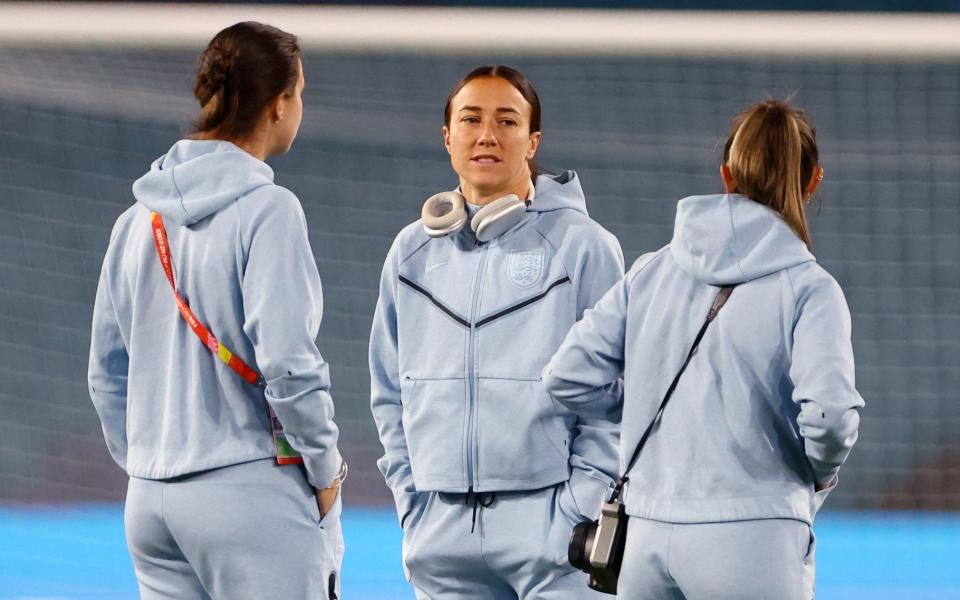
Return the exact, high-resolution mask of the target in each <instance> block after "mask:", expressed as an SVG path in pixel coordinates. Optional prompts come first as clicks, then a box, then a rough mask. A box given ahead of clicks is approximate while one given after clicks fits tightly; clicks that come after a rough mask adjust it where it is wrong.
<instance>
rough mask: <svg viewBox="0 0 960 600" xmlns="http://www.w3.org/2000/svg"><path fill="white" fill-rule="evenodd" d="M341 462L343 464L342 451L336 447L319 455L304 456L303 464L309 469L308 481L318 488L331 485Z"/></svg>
mask: <svg viewBox="0 0 960 600" xmlns="http://www.w3.org/2000/svg"><path fill="white" fill-rule="evenodd" d="M341 464H343V457H342V456H340V451H339V450H338V449H337V448H336V447H334V448H331V449H329V450H327V451H326V452H324V453H322V454H320V455H318V456H311V457H309V458H307V457H306V456H305V457H304V458H303V466H304V467H306V469H307V481H309V482H310V485H312V486H313V487H315V488H317V489H318V490H322V489H324V488H328V487H330V484H331V483H332V482H333V479H334V478H335V477H336V476H337V474H338V473H339V472H340V465H341Z"/></svg>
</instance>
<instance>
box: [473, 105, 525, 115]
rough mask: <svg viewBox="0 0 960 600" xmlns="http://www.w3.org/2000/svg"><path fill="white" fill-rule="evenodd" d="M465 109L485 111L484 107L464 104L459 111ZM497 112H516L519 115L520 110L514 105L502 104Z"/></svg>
mask: <svg viewBox="0 0 960 600" xmlns="http://www.w3.org/2000/svg"><path fill="white" fill-rule="evenodd" d="M465 110H469V111H473V112H483V109H482V108H481V107H479V106H462V107H460V111H459V112H463V111H465ZM497 112H508V113H516V114H518V115H519V114H520V111H519V110H517V109H515V108H513V107H512V106H500V107H497Z"/></svg>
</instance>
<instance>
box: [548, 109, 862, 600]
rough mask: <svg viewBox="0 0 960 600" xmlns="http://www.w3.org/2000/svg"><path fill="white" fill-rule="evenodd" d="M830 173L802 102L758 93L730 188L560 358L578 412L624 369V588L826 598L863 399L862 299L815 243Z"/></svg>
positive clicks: (608, 301) (642, 592) (683, 216)
mask: <svg viewBox="0 0 960 600" xmlns="http://www.w3.org/2000/svg"><path fill="white" fill-rule="evenodd" d="M823 174H824V171H823V167H822V166H821V165H820V162H819V152H818V150H817V140H816V133H815V131H814V129H813V126H812V125H811V123H810V121H809V119H808V118H807V117H806V115H805V114H804V113H803V112H801V111H799V110H797V109H796V108H794V107H793V106H791V105H790V104H788V103H786V102H780V101H774V100H768V101H765V102H759V103H757V104H754V105H752V106H749V107H747V108H746V109H745V110H744V111H743V112H742V113H741V114H740V115H738V116H737V117H736V118H735V119H734V121H733V126H732V127H731V130H730V136H729V139H728V141H727V146H726V149H725V151H724V156H723V162H722V163H721V166H720V175H721V179H722V183H723V187H724V188H725V190H726V193H725V194H712V195H706V196H691V197H689V198H684V199H683V200H680V202H679V203H678V205H677V218H676V224H675V225H674V230H673V240H671V242H670V244H669V245H667V246H665V247H664V248H661V249H660V250H659V251H657V252H651V253H649V254H645V255H643V256H641V257H640V258H639V259H638V260H637V262H636V263H634V265H633V267H632V268H631V269H630V271H628V272H627V275H626V277H624V278H623V279H622V280H621V281H620V282H619V283H618V284H617V285H616V286H614V287H613V288H612V289H611V290H610V291H609V292H608V293H607V294H606V295H605V296H604V297H603V298H602V299H601V300H600V302H598V303H597V305H596V306H595V307H594V308H593V310H591V311H589V312H588V313H587V316H586V317H584V319H583V320H582V321H580V322H579V323H577V324H576V325H575V326H574V327H573V328H572V329H571V330H570V333H569V335H568V336H567V338H566V340H564V342H563V345H562V346H561V347H560V350H559V351H557V354H556V355H555V356H554V357H553V358H552V359H551V361H550V364H549V365H548V367H547V369H546V371H545V376H544V381H545V382H546V386H547V389H548V390H549V391H550V394H551V395H552V396H553V397H554V398H555V399H556V400H557V401H558V402H559V403H560V404H562V405H563V406H565V407H567V408H568V409H569V410H572V411H574V412H575V413H577V414H590V413H591V412H592V411H593V410H595V406H596V405H597V404H601V403H603V401H604V400H605V398H604V396H603V395H602V394H600V393H599V390H601V389H603V386H605V385H608V384H610V383H612V382H615V381H618V380H620V379H621V378H622V380H623V385H624V395H623V435H622V437H621V444H620V468H621V469H622V477H621V479H620V481H619V484H618V486H617V487H616V488H615V490H616V492H615V493H614V494H611V498H610V502H609V503H608V504H605V506H604V514H608V513H612V514H617V513H618V512H619V511H624V510H625V516H623V519H622V520H621V527H620V529H619V530H618V529H617V528H610V527H608V528H607V531H620V532H624V531H625V536H626V537H625V540H624V539H623V538H621V541H625V544H624V545H623V546H622V547H623V553H622V559H623V562H622V567H621V569H620V571H619V580H617V579H616V573H615V572H609V571H608V572H607V575H610V576H611V578H612V579H613V581H614V582H616V584H617V593H618V596H617V597H618V598H624V599H629V600H633V599H635V598H677V599H683V598H688V599H690V600H694V599H702V600H714V599H726V598H729V599H738V600H740V599H742V600H753V599H756V600H767V599H771V598H777V599H780V598H783V599H786V598H798V599H800V600H812V599H813V587H814V585H813V584H814V573H815V570H814V560H815V555H816V548H815V544H814V536H813V519H814V517H815V516H816V514H817V511H818V510H819V509H820V507H821V506H822V505H823V502H824V500H825V499H826V497H827V494H829V493H830V490H832V489H833V488H834V486H836V485H837V474H838V472H839V471H840V467H841V466H842V465H843V463H844V461H845V460H846V459H847V456H848V455H849V454H850V450H851V448H852V447H853V445H854V443H855V442H856V441H857V435H858V431H859V425H860V409H861V408H862V407H863V398H861V397H860V394H859V393H858V392H857V389H856V387H855V385H854V363H853V348H852V345H851V340H850V337H851V332H850V311H849V309H848V308H847V303H846V300H845V299H844V296H843V291H842V290H841V289H840V286H839V285H838V284H837V282H836V281H835V280H834V279H833V277H831V276H830V274H829V273H828V272H827V271H826V270H824V268H823V267H821V266H820V265H819V264H818V263H817V261H816V259H815V258H814V256H813V254H812V253H811V250H810V249H811V244H810V235H809V231H808V227H807V219H806V210H805V205H806V204H807V203H808V202H809V201H810V199H811V197H812V196H813V194H814V192H815V191H816V190H817V187H818V186H819V185H820V181H821V180H822V179H823ZM621 492H622V494H621ZM623 521H626V523H623ZM607 523H608V524H609V523H610V521H608V522H607ZM601 526H603V524H601ZM624 526H625V527H626V529H625V530H624V529H623V527H624ZM596 537H597V539H599V538H600V537H601V536H600V535H599V534H598V535H597V536H596ZM584 541H585V542H586V543H587V544H589V543H590V542H589V541H587V540H584ZM584 545H586V544H584ZM591 564H592V563H591ZM585 566H586V567H587V568H590V566H589V565H585ZM594 573H595V572H594ZM607 589H610V587H608V588H607Z"/></svg>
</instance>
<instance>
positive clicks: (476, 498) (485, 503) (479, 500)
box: [466, 488, 497, 533]
mask: <svg viewBox="0 0 960 600" xmlns="http://www.w3.org/2000/svg"><path fill="white" fill-rule="evenodd" d="M496 499H497V493H496V492H475V491H473V488H470V489H469V490H467V496H466V503H467V506H472V507H473V519H472V520H471V522H470V533H473V532H474V530H475V529H476V527H477V509H478V508H490V507H491V506H493V502H494V500H496Z"/></svg>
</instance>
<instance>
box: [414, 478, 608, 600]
mask: <svg viewBox="0 0 960 600" xmlns="http://www.w3.org/2000/svg"><path fill="white" fill-rule="evenodd" d="M487 499H489V497H488V498H487ZM415 511H417V514H415V515H412V516H411V518H408V521H410V522H409V523H407V524H406V530H405V531H404V542H403V550H404V552H403V554H404V567H405V571H406V573H407V577H408V579H410V581H411V583H413V586H414V590H415V592H416V595H417V598H419V599H420V600H425V599H429V600H448V599H449V600H454V599H456V600H470V599H481V598H482V599H484V600H501V599H503V600H508V599H509V600H517V599H518V598H519V599H521V600H534V599H537V600H579V599H584V600H586V599H593V600H598V599H601V598H610V596H603V595H601V594H598V593H597V592H594V591H593V590H590V589H589V588H588V587H587V575H586V574H585V573H582V572H580V571H577V570H576V569H574V568H573V567H572V566H571V565H570V563H569V562H567V543H568V542H569V540H570V534H571V533H572V531H573V526H574V524H575V523H576V522H578V521H579V520H580V516H579V510H578V508H577V506H576V503H575V502H574V500H573V496H572V494H571V493H570V490H569V488H568V487H567V484H566V483H563V484H559V485H557V486H552V487H549V488H545V489H542V490H535V491H523V492H498V493H497V494H496V496H495V498H494V499H493V502H492V504H490V505H489V506H479V507H478V508H477V512H476V522H475V523H474V519H473V517H474V514H473V512H474V509H473V504H470V503H468V502H467V498H466V496H465V495H464V494H444V493H437V492H424V493H423V494H422V500H421V501H420V503H418V506H417V508H416V509H415ZM471 528H472V529H473V532H472V533H471Z"/></svg>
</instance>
